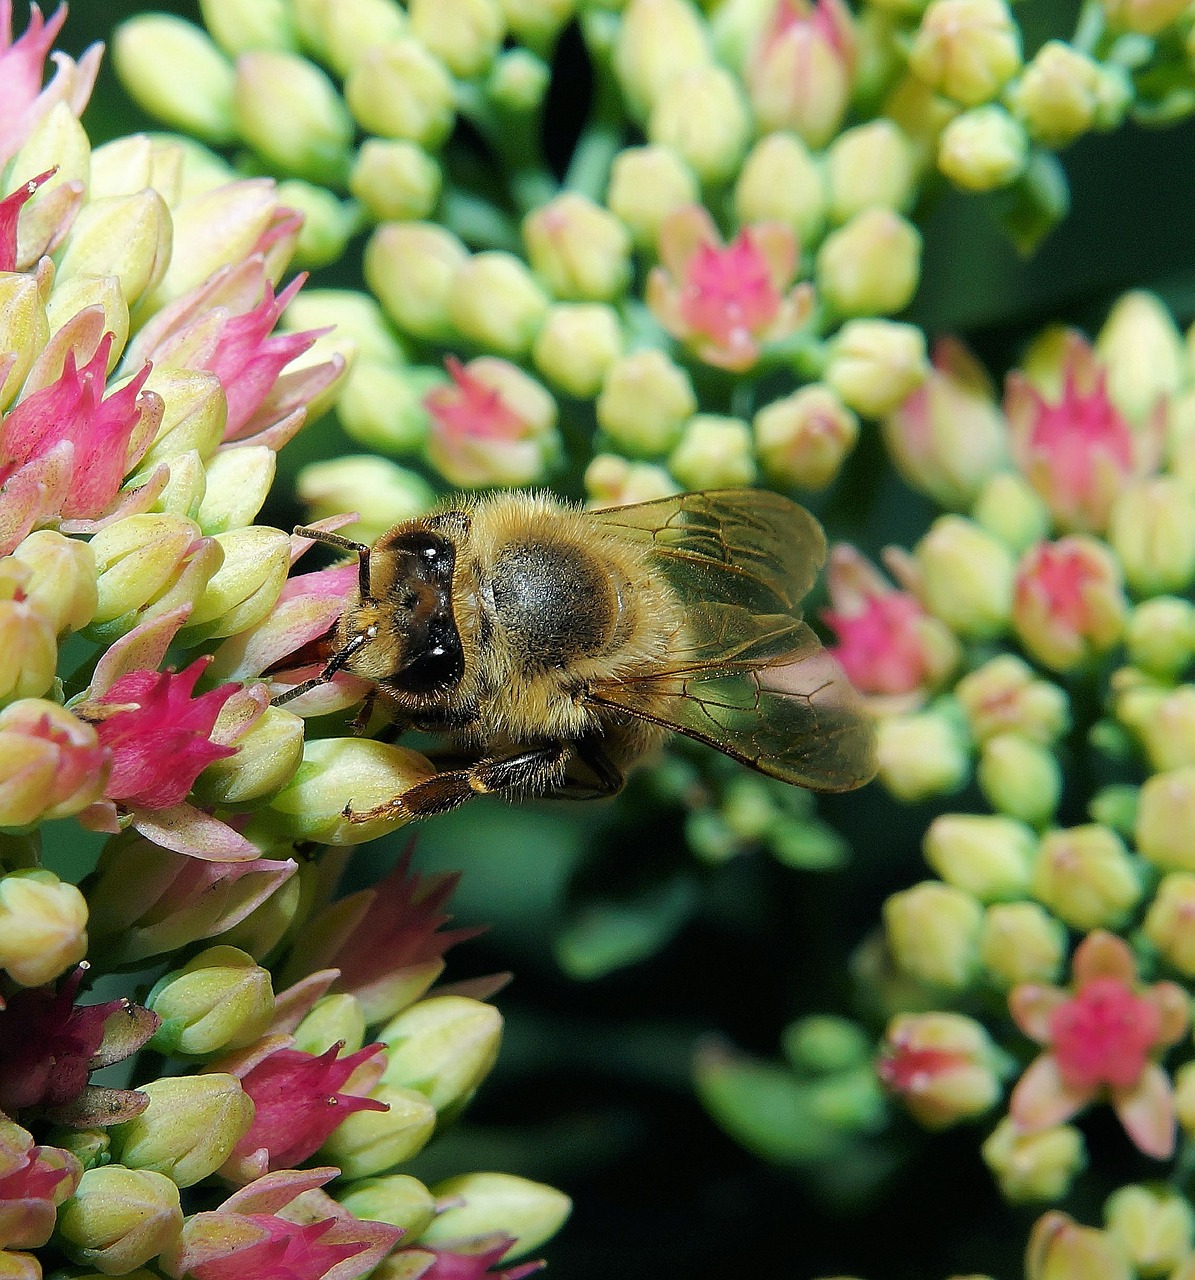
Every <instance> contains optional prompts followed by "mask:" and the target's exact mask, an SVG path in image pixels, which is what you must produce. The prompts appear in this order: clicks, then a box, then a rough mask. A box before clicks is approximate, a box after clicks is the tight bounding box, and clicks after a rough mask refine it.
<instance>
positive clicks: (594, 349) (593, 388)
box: [531, 302, 623, 400]
mask: <svg viewBox="0 0 1195 1280" xmlns="http://www.w3.org/2000/svg"><path fill="white" fill-rule="evenodd" d="M622 350H623V336H622V329H621V326H620V325H619V320H618V312H616V311H615V310H614V308H613V307H609V306H607V305H606V304H605V303H601V302H576V303H569V302H562V303H557V304H555V305H554V306H551V307H549V308H548V310H547V314H546V315H545V316H544V322H543V325H542V326H541V328H540V331H539V333H537V334H536V336H535V342H534V343H533V344H532V347H531V358H532V360H534V361H535V367H536V368H537V369H538V370H539V371H540V373H542V374H543V375H544V377H545V378H547V379H548V381H549V382H551V383H553V384H554V385H555V386H557V387H559V388H560V390H562V391H565V392H567V393H568V394H569V395H570V396H576V397H577V398H578V399H580V400H587V399H589V398H590V397H592V396H596V395H597V393H598V391H599V390H600V389H601V387H602V383H603V382H604V380H605V378H606V375H607V373H608V372H609V370H610V367H611V366H612V365H613V364H614V362H615V360H617V359H618V357H619V356H620V355H622Z"/></svg>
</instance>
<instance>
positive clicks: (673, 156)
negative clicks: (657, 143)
mask: <svg viewBox="0 0 1195 1280" xmlns="http://www.w3.org/2000/svg"><path fill="white" fill-rule="evenodd" d="M700 196H701V188H700V187H699V185H698V183H697V179H696V178H695V177H694V176H693V171H692V169H690V168H689V167H688V165H686V164H685V162H684V161H683V160H682V159H681V158H680V156H679V155H677V153H676V152H675V151H673V150H671V149H669V148H668V147H627V148H626V150H624V151H620V152H619V153H618V155H617V156H615V157H614V164H613V165H612V166H611V169H610V185H609V188H608V190H607V191H606V204H607V205H608V206H609V208H610V211H611V212H612V213H614V214H615V215H617V216H618V217H619V218H621V219H622V221H623V222H624V223H626V225H627V227H628V228H629V229H630V232H631V236H632V237H633V239H634V241H635V244H636V245H638V246H639V247H640V248H641V249H654V248H655V245H656V240H657V238H658V237H659V234H660V226H661V225H662V223H663V222H664V219H665V218H667V217H668V215H669V214H671V213H675V212H676V211H677V209H681V208H683V207H684V206H685V205H689V204H696V203H697V201H698V200H699V199H700Z"/></svg>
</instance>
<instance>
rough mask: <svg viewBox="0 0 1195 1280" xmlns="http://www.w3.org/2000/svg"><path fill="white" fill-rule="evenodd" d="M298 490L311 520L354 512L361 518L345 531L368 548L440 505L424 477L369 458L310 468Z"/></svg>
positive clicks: (354, 457)
mask: <svg viewBox="0 0 1195 1280" xmlns="http://www.w3.org/2000/svg"><path fill="white" fill-rule="evenodd" d="M297 489H298V495H299V498H300V500H301V501H302V502H303V503H304V504H305V505H306V506H307V508H308V509H309V510H310V512H311V519H313V520H323V519H325V518H326V517H328V516H330V515H337V514H339V513H340V512H342V511H346V510H349V511H352V510H356V511H357V513H358V516H359V518H358V519H357V520H356V521H355V522H354V523H353V524H352V525H349V526H347V531H348V534H349V536H350V537H353V538H359V539H362V540H363V541H366V542H373V541H374V539H376V538H377V537H378V536H379V535H380V534H383V533H385V532H386V530H387V529H391V528H393V527H394V526H395V525H396V524H399V523H401V522H402V521H404V520H412V519H414V518H415V517H416V516H421V515H425V514H426V513H427V512H428V511H430V510H431V508H432V506H433V505H434V504H435V500H436V494H435V490H434V489H432V487H431V486H430V485H429V484H428V483H427V481H426V480H424V479H423V477H422V476H420V475H417V474H416V473H415V472H414V471H409V470H408V469H407V468H406V467H400V466H399V465H398V464H397V463H395V462H391V461H390V460H389V459H388V458H378V457H374V456H372V455H369V454H349V455H347V456H346V457H343V458H330V459H329V460H328V461H327V462H312V463H310V464H309V465H307V466H306V467H304V468H303V470H302V471H300V472H299V477H298V483H297Z"/></svg>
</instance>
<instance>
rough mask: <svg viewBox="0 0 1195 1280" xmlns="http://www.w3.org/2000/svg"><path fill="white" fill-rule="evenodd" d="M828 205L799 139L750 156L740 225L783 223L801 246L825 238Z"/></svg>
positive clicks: (738, 205)
mask: <svg viewBox="0 0 1195 1280" xmlns="http://www.w3.org/2000/svg"><path fill="white" fill-rule="evenodd" d="M696 199H697V196H696V193H694V195H693V200H696ZM828 201H829V194H828V192H827V190H826V177H825V174H824V171H823V169H822V167H821V166H820V165H819V164H818V163H817V161H816V160H815V159H814V158H813V156H812V155H811V154H810V151H809V148H808V147H807V146H806V145H805V143H804V142H803V141H802V140H801V139H800V138H799V137H798V136H797V135H796V134H795V133H769V134H768V135H767V136H766V137H763V138H760V140H759V141H758V142H757V143H756V144H755V146H754V147H752V148H751V150H750V151H749V152H748V153H747V158H746V159H745V160H744V161H743V165H742V168H741V169H740V170H739V176H738V180H737V181H736V183H735V187H734V209H735V214H736V216H737V217H738V220H739V222H740V223H750V222H782V223H784V225H785V226H788V227H791V228H792V229H793V231H794V232H795V233H796V236H797V239H798V240H799V242H800V243H801V244H809V243H811V242H816V241H817V239H818V238H819V237H820V236H821V233H822V231H823V229H824V227H825V225H826V210H827V204H828ZM923 341H924V340H923Z"/></svg>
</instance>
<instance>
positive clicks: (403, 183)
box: [349, 138, 441, 222]
mask: <svg viewBox="0 0 1195 1280" xmlns="http://www.w3.org/2000/svg"><path fill="white" fill-rule="evenodd" d="M440 184H441V177H440V166H439V165H438V164H437V163H436V161H435V160H434V159H433V158H432V157H431V156H429V155H428V154H427V152H426V151H424V150H423V148H422V147H420V146H417V145H416V144H415V143H413V142H407V141H405V140H403V139H401V138H367V139H366V140H365V141H364V142H363V143H362V144H361V150H360V151H358V152H357V158H356V160H354V161H353V168H352V172H351V173H350V174H349V190H350V191H351V192H352V194H353V195H354V196H355V197H356V198H357V199H358V200H360V201H361V203H362V204H363V205H364V206H365V208H366V209H367V210H368V211H369V215H370V217H372V218H373V219H374V221H375V222H388V221H396V222H405V221H407V220H408V219H413V218H426V217H427V216H428V214H430V213H431V211H432V210H433V209H434V208H435V207H436V201H437V200H438V199H439V198H440Z"/></svg>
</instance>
